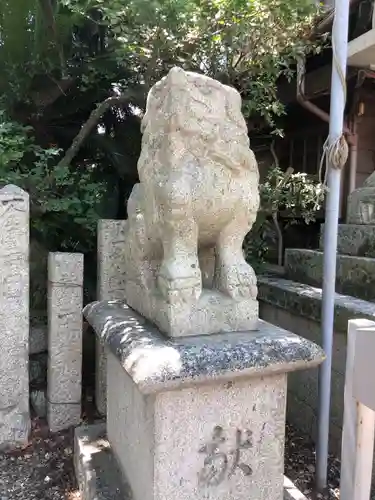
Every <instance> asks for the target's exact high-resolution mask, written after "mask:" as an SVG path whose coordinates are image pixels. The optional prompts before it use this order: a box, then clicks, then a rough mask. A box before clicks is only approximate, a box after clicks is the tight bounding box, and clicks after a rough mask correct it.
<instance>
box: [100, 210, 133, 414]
mask: <svg viewBox="0 0 375 500" xmlns="http://www.w3.org/2000/svg"><path fill="white" fill-rule="evenodd" d="M125 225H126V221H125V220H105V219H102V220H100V221H99V224H98V290H97V295H98V300H112V299H124V298H125V292H124V290H125V273H124V269H123V255H122V252H123V250H124V246H125V244H126V243H125ZM95 377H96V380H95V400H96V407H97V410H98V411H99V413H100V414H101V415H105V413H106V391H107V381H106V353H105V351H104V346H103V345H102V344H101V343H100V341H99V339H98V338H97V339H96V369H95Z"/></svg>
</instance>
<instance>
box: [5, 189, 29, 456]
mask: <svg viewBox="0 0 375 500" xmlns="http://www.w3.org/2000/svg"><path fill="white" fill-rule="evenodd" d="M0 262H1V265H0V283H1V286H0V290H1V292H0V346H1V349H0V448H7V447H14V446H17V445H23V444H25V443H26V442H27V440H28V434H29V430H30V417H29V374H28V359H29V352H28V350H29V346H28V343H29V196H28V194H27V193H26V192H25V191H23V190H22V189H20V188H18V187H17V186H13V185H8V186H5V187H4V188H2V189H1V190H0Z"/></svg>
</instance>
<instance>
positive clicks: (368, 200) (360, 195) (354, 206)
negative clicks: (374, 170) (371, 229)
mask: <svg viewBox="0 0 375 500" xmlns="http://www.w3.org/2000/svg"><path fill="white" fill-rule="evenodd" d="M347 223H348V224H373V225H374V224H375V175H374V174H371V175H370V176H369V177H368V178H367V179H366V180H365V182H364V184H363V186H362V187H360V188H358V189H355V190H354V191H353V192H352V193H351V194H350V195H349V196H348V208H347Z"/></svg>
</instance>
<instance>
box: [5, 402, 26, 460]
mask: <svg viewBox="0 0 375 500" xmlns="http://www.w3.org/2000/svg"><path fill="white" fill-rule="evenodd" d="M23 406H24V411H22V408H21V407H20V406H16V407H14V408H13V407H11V408H9V409H2V410H0V450H1V451H3V450H10V449H13V448H18V447H21V446H24V445H26V444H27V443H28V441H29V433H30V415H29V408H28V404H27V405H23Z"/></svg>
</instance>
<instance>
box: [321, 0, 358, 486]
mask: <svg viewBox="0 0 375 500" xmlns="http://www.w3.org/2000/svg"><path fill="white" fill-rule="evenodd" d="M349 3H350V2H349V0H336V1H335V18H334V23H333V28H332V40H333V41H332V43H333V47H334V54H335V55H334V57H333V61H332V80H331V105H330V121H329V144H330V145H331V144H333V143H334V142H335V141H337V139H338V138H339V137H341V135H342V133H343V124H344V110H345V94H346V92H345V85H343V83H344V82H343V79H342V76H344V80H345V75H346V62H347V48H348V21H349ZM340 70H341V71H340ZM340 73H341V76H340ZM329 158H330V157H329V155H328V159H329ZM327 168H328V195H327V200H326V210H325V225H324V258H323V296H322V337H323V349H324V351H325V353H326V356H327V358H326V360H325V361H324V363H323V364H322V365H321V368H320V370H319V420H318V442H317V450H316V486H317V489H318V490H320V491H322V490H324V489H325V488H326V486H327V467H328V437H329V417H330V399H331V366H332V340H333V324H334V323H333V321H334V306H335V282H336V252H337V226H338V219H339V208H340V191H341V189H340V187H341V170H340V168H334V167H333V166H332V164H328V165H327Z"/></svg>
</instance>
